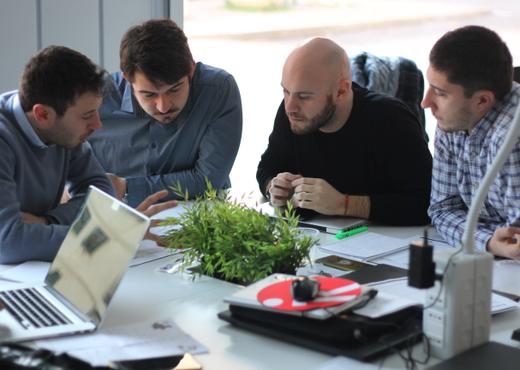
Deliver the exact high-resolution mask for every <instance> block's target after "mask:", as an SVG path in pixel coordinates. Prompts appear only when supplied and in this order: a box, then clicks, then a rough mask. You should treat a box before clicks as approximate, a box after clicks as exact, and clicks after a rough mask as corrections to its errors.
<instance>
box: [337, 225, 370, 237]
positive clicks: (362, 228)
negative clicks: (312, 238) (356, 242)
mask: <svg viewBox="0 0 520 370" xmlns="http://www.w3.org/2000/svg"><path fill="white" fill-rule="evenodd" d="M367 230H368V226H360V227H356V228H355V229H352V230H342V231H340V232H339V233H337V234H336V239H344V238H347V237H349V236H353V235H357V234H359V233H362V232H363V231H367Z"/></svg>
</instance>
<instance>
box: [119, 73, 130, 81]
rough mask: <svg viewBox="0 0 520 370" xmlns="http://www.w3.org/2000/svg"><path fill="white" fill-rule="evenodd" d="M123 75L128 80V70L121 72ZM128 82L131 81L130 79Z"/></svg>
mask: <svg viewBox="0 0 520 370" xmlns="http://www.w3.org/2000/svg"><path fill="white" fill-rule="evenodd" d="M121 75H122V76H123V78H124V79H125V80H127V81H128V75H127V74H126V72H121ZM128 82H130V81H128Z"/></svg>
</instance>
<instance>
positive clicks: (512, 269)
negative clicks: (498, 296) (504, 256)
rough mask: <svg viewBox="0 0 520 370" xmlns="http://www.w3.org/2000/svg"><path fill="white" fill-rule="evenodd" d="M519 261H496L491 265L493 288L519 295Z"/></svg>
mask: <svg viewBox="0 0 520 370" xmlns="http://www.w3.org/2000/svg"><path fill="white" fill-rule="evenodd" d="M519 277H520V261H513V260H503V261H496V262H495V263H494V265H493V289H494V290H496V291H499V292H503V293H508V294H513V295H515V296H520V284H519V283H518V280H519Z"/></svg>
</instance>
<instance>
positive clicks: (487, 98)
mask: <svg viewBox="0 0 520 370" xmlns="http://www.w3.org/2000/svg"><path fill="white" fill-rule="evenodd" d="M473 96H474V98H475V103H476V107H477V109H478V110H479V111H480V112H487V111H489V110H490V109H491V108H492V107H493V105H495V101H496V99H495V94H494V93H493V92H492V91H490V90H478V91H476V92H475V94H474V95H473Z"/></svg>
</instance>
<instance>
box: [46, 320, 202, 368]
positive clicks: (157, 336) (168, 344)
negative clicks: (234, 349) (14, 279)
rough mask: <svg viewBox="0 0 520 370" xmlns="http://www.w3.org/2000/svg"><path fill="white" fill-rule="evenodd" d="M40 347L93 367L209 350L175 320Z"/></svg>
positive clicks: (49, 341) (106, 329) (104, 331)
mask: <svg viewBox="0 0 520 370" xmlns="http://www.w3.org/2000/svg"><path fill="white" fill-rule="evenodd" d="M36 345H37V346H38V347H43V348H47V349H50V350H52V351H55V352H67V353H68V354H70V355H72V356H75V357H78V358H80V359H82V360H83V361H86V362H88V363H90V364H91V365H93V366H103V365H107V364H108V363H109V362H111V361H119V360H138V359H145V358H155V357H164V356H175V355H181V354H184V353H186V352H189V353H191V354H201V353H207V352H208V350H207V349H206V347H204V346H203V345H202V344H200V343H199V342H197V341H196V340H194V339H193V338H192V337H191V336H189V335H188V334H186V333H185V332H183V331H182V330H181V329H180V328H179V327H178V326H177V325H176V324H175V323H174V322H173V321H172V320H154V321H152V322H147V323H135V324H130V325H124V326H114V327H103V326H102V327H101V329H100V330H98V331H97V332H96V333H93V334H84V335H76V336H69V337H64V338H58V339H46V340H39V341H37V342H36Z"/></svg>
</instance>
